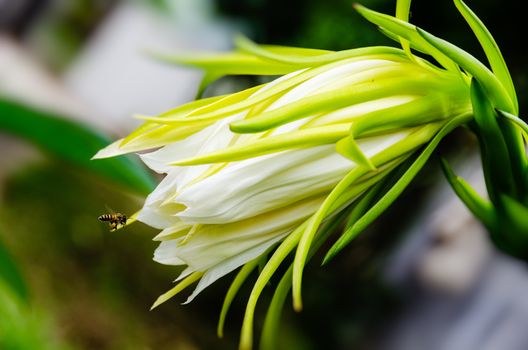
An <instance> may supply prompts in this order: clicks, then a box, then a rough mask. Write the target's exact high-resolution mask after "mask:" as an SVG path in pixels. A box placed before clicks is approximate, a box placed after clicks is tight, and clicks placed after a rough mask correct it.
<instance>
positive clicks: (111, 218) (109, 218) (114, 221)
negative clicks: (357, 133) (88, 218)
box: [97, 212, 127, 231]
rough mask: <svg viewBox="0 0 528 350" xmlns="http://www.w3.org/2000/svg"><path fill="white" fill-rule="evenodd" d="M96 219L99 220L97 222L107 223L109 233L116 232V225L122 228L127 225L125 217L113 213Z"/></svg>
mask: <svg viewBox="0 0 528 350" xmlns="http://www.w3.org/2000/svg"><path fill="white" fill-rule="evenodd" d="M97 219H99V221H103V222H108V225H109V226H110V231H115V230H117V226H118V225H121V226H124V225H126V223H127V217H126V215H123V214H121V213H114V212H112V213H110V214H103V215H100V216H99V217H98V218H97Z"/></svg>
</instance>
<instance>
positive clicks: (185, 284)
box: [150, 271, 203, 310]
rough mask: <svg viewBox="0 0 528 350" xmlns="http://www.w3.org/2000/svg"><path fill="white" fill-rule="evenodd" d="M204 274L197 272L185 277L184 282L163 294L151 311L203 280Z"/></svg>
mask: <svg viewBox="0 0 528 350" xmlns="http://www.w3.org/2000/svg"><path fill="white" fill-rule="evenodd" d="M202 276H203V272H200V271H196V272H193V273H192V274H190V275H189V276H187V277H185V278H184V279H183V280H181V281H180V282H179V283H178V284H176V285H175V286H174V287H173V288H171V289H170V290H169V291H167V292H165V293H163V294H162V295H160V296H159V297H158V299H156V301H155V302H154V304H152V306H151V307H150V310H153V309H155V308H157V307H158V306H160V305H161V304H163V303H164V302H166V301H167V300H169V299H170V298H172V297H174V296H176V295H177V294H178V293H180V292H181V291H182V290H184V289H185V288H187V287H189V286H190V285H191V284H193V283H194V282H196V281H198V280H199V279H200V278H202Z"/></svg>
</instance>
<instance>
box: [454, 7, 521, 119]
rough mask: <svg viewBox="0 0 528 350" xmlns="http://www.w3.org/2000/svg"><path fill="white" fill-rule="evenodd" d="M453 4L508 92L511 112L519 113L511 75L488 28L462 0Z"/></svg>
mask: <svg viewBox="0 0 528 350" xmlns="http://www.w3.org/2000/svg"><path fill="white" fill-rule="evenodd" d="M453 1H454V2H455V6H456V7H457V9H458V10H459V11H460V13H461V14H462V16H464V18H465V19H466V22H467V23H468V24H469V26H470V27H471V29H472V30H473V33H475V36H476V37H477V39H478V41H479V42H480V45H481V46H482V48H483V49H484V52H485V53H486V57H487V58H488V61H489V63H490V66H491V69H492V71H493V73H495V75H497V78H498V79H499V80H500V82H501V83H502V85H503V86H504V88H505V89H506V90H507V91H508V94H509V96H510V98H511V100H512V103H513V112H514V113H515V114H517V113H519V104H518V102H517V94H516V93H515V87H514V86H513V81H512V77H511V75H510V71H509V70H508V66H506V62H505V61H504V57H502V54H501V51H500V49H499V46H498V45H497V43H496V42H495V39H493V36H492V35H491V33H490V32H489V30H488V28H486V26H485V25H484V23H482V21H481V20H480V19H479V18H478V17H477V15H475V13H474V12H473V11H471V9H470V8H469V7H468V6H467V5H466V4H465V3H464V2H463V1H462V0H453Z"/></svg>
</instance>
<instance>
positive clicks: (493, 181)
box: [470, 79, 517, 203]
mask: <svg viewBox="0 0 528 350" xmlns="http://www.w3.org/2000/svg"><path fill="white" fill-rule="evenodd" d="M470 95H471V103H472V105H473V115H474V117H475V122H476V124H477V131H478V132H477V135H478V139H479V143H480V147H481V154H482V165H483V170H484V177H485V180H486V187H487V189H488V194H489V196H490V199H491V201H492V202H494V203H496V200H497V199H498V195H499V193H506V194H510V195H514V196H516V194H517V190H516V184H515V180H514V177H513V172H512V163H511V160H510V154H509V152H508V147H507V145H506V141H505V139H504V136H503V134H502V130H501V128H500V126H499V123H498V121H497V118H496V113H495V109H494V108H493V106H492V105H491V102H490V100H489V99H488V98H487V96H486V94H485V92H484V90H483V89H482V87H481V85H480V83H479V81H478V80H476V79H472V81H471V88H470Z"/></svg>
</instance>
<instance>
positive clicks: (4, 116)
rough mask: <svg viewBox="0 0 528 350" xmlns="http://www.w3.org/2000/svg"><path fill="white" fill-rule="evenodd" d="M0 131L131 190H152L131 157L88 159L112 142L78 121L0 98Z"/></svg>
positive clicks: (151, 182) (147, 177)
mask: <svg viewBox="0 0 528 350" xmlns="http://www.w3.org/2000/svg"><path fill="white" fill-rule="evenodd" d="M0 130H3V131H6V132H9V133H11V134H14V135H17V136H20V137H22V138H24V139H26V140H28V141H29V142H31V143H33V144H35V145H37V146H39V147H40V148H42V149H44V150H45V151H47V152H50V153H51V154H53V155H54V156H56V157H58V158H60V159H63V160H65V161H69V162H72V163H73V164H75V165H78V166H81V167H82V168H84V169H86V170H89V171H93V172H94V173H96V174H99V175H103V176H105V177H107V178H109V179H111V180H113V181H115V182H116V183H118V184H120V185H121V186H123V187H124V188H126V189H127V190H130V191H132V192H135V193H139V194H143V195H146V194H148V193H149V192H150V191H152V190H153V189H154V186H155V182H154V179H153V177H152V176H151V175H150V173H149V172H147V170H146V169H145V167H144V166H143V165H142V164H141V163H139V162H138V161H137V159H135V158H131V157H118V158H112V159H102V160H91V158H92V156H93V155H94V154H95V153H96V152H97V151H98V150H100V149H101V148H103V147H105V146H106V145H108V144H110V143H111V142H112V141H111V139H110V138H109V137H107V136H104V135H102V134H101V133H99V132H97V131H95V130H93V129H91V128H88V127H86V126H84V125H82V124H81V123H79V122H74V121H70V120H68V119H66V118H61V117H57V116H55V115H52V114H51V113H46V112H43V111H39V110H36V109H34V108H31V107H28V106H24V105H22V104H20V103H16V102H12V101H8V100H5V99H0Z"/></svg>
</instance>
